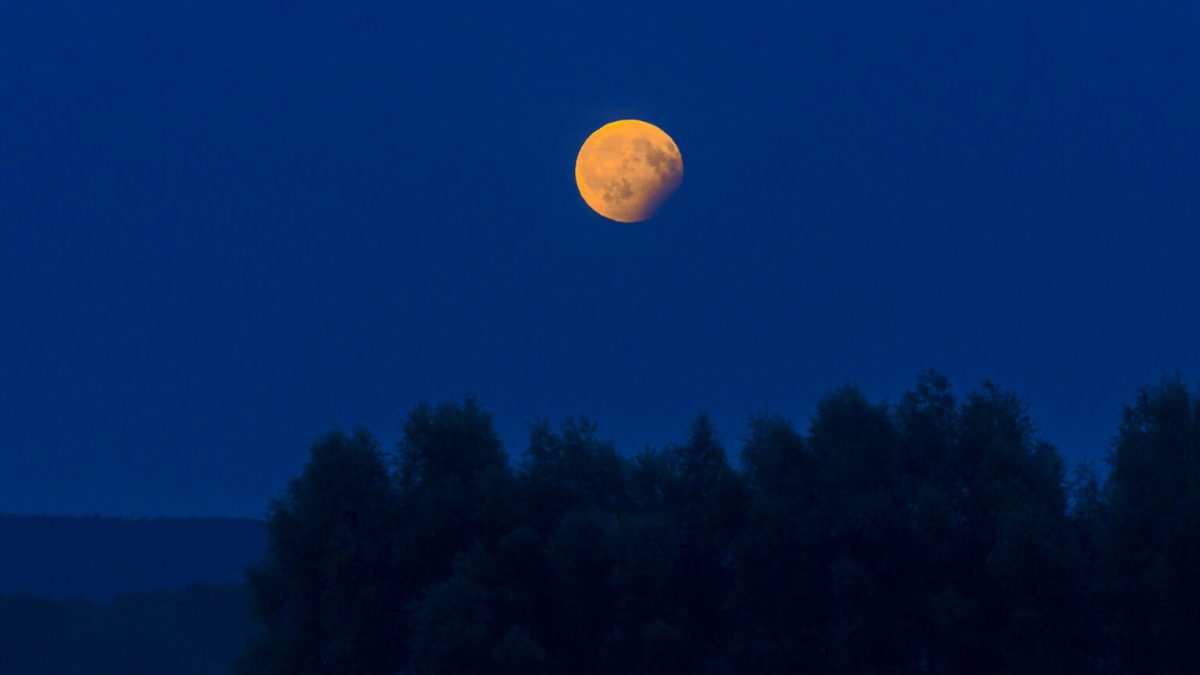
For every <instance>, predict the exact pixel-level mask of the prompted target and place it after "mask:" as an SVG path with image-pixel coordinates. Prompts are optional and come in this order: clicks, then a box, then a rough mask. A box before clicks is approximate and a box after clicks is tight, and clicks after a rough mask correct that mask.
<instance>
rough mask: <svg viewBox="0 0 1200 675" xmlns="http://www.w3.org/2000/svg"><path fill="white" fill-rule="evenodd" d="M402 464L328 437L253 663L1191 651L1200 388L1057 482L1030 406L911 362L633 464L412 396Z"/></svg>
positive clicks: (277, 518) (282, 514)
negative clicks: (800, 407) (871, 389)
mask: <svg viewBox="0 0 1200 675" xmlns="http://www.w3.org/2000/svg"><path fill="white" fill-rule="evenodd" d="M402 430H403V439H402V440H401V442H400V443H399V444H398V446H397V448H396V452H395V454H394V455H393V456H392V457H391V458H390V459H389V458H387V457H385V456H384V454H383V453H382V452H381V451H380V450H379V448H378V446H377V444H376V443H375V441H374V440H372V439H371V438H370V436H368V435H367V434H366V433H365V432H357V433H355V434H354V435H352V436H346V435H344V434H340V433H334V434H331V435H329V436H327V437H325V438H323V439H321V440H320V441H318V442H317V443H316V444H315V445H314V446H313V450H312V456H311V458H310V460H309V463H308V465H307V466H306V467H305V469H304V471H303V473H302V474H301V475H300V476H299V477H298V478H297V479H296V480H295V481H294V482H293V483H292V485H291V486H289V488H288V490H287V491H286V492H285V494H284V495H283V496H282V497H280V499H279V500H278V501H277V502H276V503H275V504H274V506H273V507H272V511H271V519H270V526H269V531H270V538H271V543H270V548H269V551H268V553H267V556H266V558H265V559H264V560H263V562H262V563H261V564H260V565H258V566H257V567H256V568H255V569H254V570H253V571H252V572H251V574H250V580H251V585H252V588H253V591H254V597H255V600H256V610H257V615H258V617H259V620H260V622H261V624H262V631H261V635H260V637H259V639H258V640H257V641H256V642H255V643H254V644H253V645H252V647H251V648H250V649H249V650H248V651H247V653H246V654H245V656H244V658H243V666H244V670H245V672H253V673H268V674H269V673H289V674H303V673H329V674H335V673H336V674H339V675H341V674H358V673H362V674H364V675H365V674H374V673H379V674H387V675H395V674H397V673H414V674H440V673H456V674H465V675H471V674H474V673H479V674H484V673H499V674H518V673H550V674H560V673H561V674H563V675H567V674H570V675H589V674H592V673H595V674H597V675H599V674H601V673H604V674H607V673H631V674H647V675H650V674H658V673H713V674H726V673H762V674H766V675H769V674H774V673H779V674H784V673H787V674H791V673H801V672H814V673H846V674H852V673H853V674H859V673H866V674H871V673H879V674H883V673H888V674H903V673H913V674H917V673H923V674H930V675H935V674H937V675H941V674H945V675H949V674H951V673H966V672H969V673H982V674H984V675H987V674H993V673H994V674H997V675H1000V674H1006V673H1062V674H1067V673H1131V674H1132V673H1151V672H1152V673H1187V672H1194V671H1195V664H1197V663H1200V583H1198V582H1197V581H1195V580H1194V578H1193V576H1194V571H1195V570H1197V569H1200V543H1198V542H1200V397H1198V396H1196V395H1195V394H1193V393H1192V392H1191V391H1190V390H1189V389H1188V387H1187V386H1185V385H1184V384H1183V383H1182V382H1181V381H1179V380H1178V379H1176V380H1168V381H1166V382H1164V383H1163V384H1161V385H1159V386H1156V387H1151V388H1148V389H1146V390H1144V391H1143V392H1142V393H1141V394H1140V395H1139V397H1138V398H1137V400H1136V402H1135V403H1134V404H1133V405H1131V406H1130V407H1129V408H1128V409H1127V411H1126V413H1125V419H1124V422H1123V424H1122V426H1121V428H1120V430H1119V432H1118V435H1117V438H1116V440H1115V442H1114V447H1113V452H1112V457H1111V465H1112V470H1111V473H1110V474H1109V475H1108V476H1107V477H1106V478H1105V479H1101V478H1099V477H1097V476H1096V475H1094V474H1087V473H1084V474H1082V475H1081V477H1080V478H1079V479H1076V480H1074V481H1070V482H1069V481H1068V480H1067V477H1066V472H1065V469H1064V466H1063V461H1062V459H1061V457H1060V456H1059V454H1058V453H1057V451H1056V450H1055V449H1054V447H1053V446H1051V445H1050V444H1048V443H1047V442H1045V441H1043V440H1042V439H1040V438H1039V437H1038V435H1037V433H1036V430H1035V428H1034V426H1033V423H1032V421H1031V420H1030V417H1029V415H1028V413H1027V411H1026V409H1025V406H1024V404H1023V403H1022V402H1021V400H1020V399H1019V398H1018V397H1017V396H1015V395H1014V394H1013V393H1011V392H1008V391H1005V390H1003V389H1001V388H999V387H997V386H996V385H994V384H992V383H986V382H985V383H984V384H983V385H982V386H980V387H979V388H978V389H976V390H974V391H971V392H969V393H967V394H966V395H965V396H961V397H960V396H957V395H956V394H955V393H954V392H953V391H952V389H951V387H950V384H949V383H948V382H947V380H946V378H945V377H943V376H942V375H940V374H938V373H936V372H928V373H924V374H922V375H921V376H920V378H919V379H918V380H917V383H916V385H915V386H914V387H913V388H912V390H910V391H909V392H907V393H906V394H904V396H902V397H901V398H900V400H899V401H898V402H896V403H895V404H888V403H882V402H873V401H870V400H869V399H867V398H866V397H865V396H864V395H863V394H862V393H861V392H860V391H859V390H857V389H855V388H853V387H844V388H841V389H837V390H835V391H833V392H831V393H830V394H828V395H827V396H826V397H825V398H823V399H822V400H821V402H820V404H819V405H818V406H817V410H816V413H815V414H814V415H813V417H812V419H811V420H810V423H809V424H808V426H807V428H805V429H803V430H801V429H797V427H796V426H795V425H793V424H792V423H791V422H790V421H788V420H787V419H784V418H782V417H778V416H773V415H769V414H762V415H757V416H754V417H753V418H752V419H751V420H750V423H749V428H748V432H747V433H746V435H745V436H744V438H743V439H742V443H741V446H740V448H738V450H739V455H738V457H739V459H740V461H739V462H738V463H736V464H735V463H734V462H732V461H731V460H730V458H729V456H728V454H727V452H726V448H725V446H724V444H723V443H722V442H721V441H720V439H719V438H718V437H717V434H716V433H715V431H714V429H713V426H712V424H711V422H710V421H709V419H708V417H707V416H706V415H701V416H699V417H698V418H697V419H696V420H695V421H694V422H693V424H692V426H691V429H690V430H689V432H688V433H687V435H686V437H685V440H684V441H683V442H682V443H679V444H675V445H670V446H667V447H665V448H661V449H656V448H646V449H645V450H643V451H642V452H640V453H638V454H637V455H635V456H633V457H624V456H622V455H621V454H619V453H618V452H617V451H616V449H615V448H614V447H613V446H612V444H611V443H609V442H607V441H605V440H603V439H602V438H601V437H600V436H599V434H598V430H597V427H596V425H595V424H594V423H592V422H590V421H587V420H582V421H572V420H568V421H566V422H564V423H563V424H561V425H559V426H557V427H556V426H554V425H552V424H550V423H548V422H538V423H536V424H533V425H531V427H530V437H529V443H528V445H527V447H526V448H525V451H524V453H523V456H522V457H520V458H517V459H516V460H515V461H513V462H511V463H510V462H509V459H508V457H507V456H506V454H505V452H504V449H503V447H502V445H501V443H500V441H499V438H498V436H497V434H496V432H495V430H494V428H493V426H492V421H491V418H490V416H489V415H488V414H487V413H486V412H485V411H484V410H483V409H482V408H481V407H480V406H479V405H478V404H477V403H476V402H475V401H474V400H471V399H468V400H466V401H464V402H462V403H458V402H448V403H442V404H439V405H437V406H429V405H421V406H418V407H417V408H416V409H414V410H413V411H412V412H411V413H410V414H409V416H408V417H407V419H406V420H405V421H404V423H403V425H402Z"/></svg>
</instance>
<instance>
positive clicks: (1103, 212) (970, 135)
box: [0, 0, 1200, 515]
mask: <svg viewBox="0 0 1200 675" xmlns="http://www.w3.org/2000/svg"><path fill="white" fill-rule="evenodd" d="M351 4H353V5H358V7H357V8H354V9H349V8H346V7H341V6H340V5H351ZM385 4H386V5H405V6H407V5H409V4H415V3H295V2H278V3H270V4H264V3H248V2H242V1H239V2H212V1H210V0H206V1H204V2H182V1H181V2H138V3H108V2H104V3H78V2H71V3H58V2H52V1H49V0H36V1H32V0H31V1H28V2H6V3H4V4H3V5H0V321H2V323H0V512H38V511H44V512H52V513H92V512H98V513H104V514H125V515H148V514H163V515H173V514H194V515H212V514H226V515H261V514H262V513H263V511H264V508H265V506H266V504H267V501H268V500H269V498H270V497H271V496H273V495H275V494H277V493H278V491H279V490H280V489H281V487H282V486H283V485H284V483H285V481H286V480H287V478H288V477H289V476H290V475H292V474H293V473H294V472H295V471H297V470H298V469H299V468H300V466H301V464H302V462H303V460H304V457H305V456H306V454H307V446H308V444H309V442H310V441H311V440H312V439H313V438H314V437H316V436H317V435H318V434H320V433H321V432H323V431H325V430H327V429H329V428H331V427H332V426H334V425H340V426H342V427H353V426H355V425H357V424H360V423H361V424H366V425H367V426H368V427H370V428H371V429H372V430H374V431H375V432H376V433H377V434H378V435H379V436H380V437H381V438H382V439H383V440H384V441H385V442H386V443H388V444H390V443H392V442H393V441H394V440H395V439H396V437H397V432H396V427H397V425H398V423H399V420H400V418H401V416H402V414H403V412H404V411H406V410H407V409H409V408H410V407H411V406H412V405H413V404H414V403H415V402H416V401H418V400H420V399H434V400H436V399H441V398H445V397H457V396H461V395H463V394H465V393H468V392H474V393H475V394H477V395H478V397H479V398H480V400H481V402H482V403H483V404H484V405H485V406H486V407H487V408H488V409H490V410H491V411H492V412H493V413H494V415H495V416H496V419H497V423H498V427H499V429H500V430H501V432H502V434H503V435H504V437H505V439H506V441H508V444H509V446H510V449H514V448H513V446H517V447H516V448H515V449H518V450H519V449H520V445H521V443H522V441H523V439H524V431H523V429H524V424H525V421H526V420H528V419H531V418H534V417H541V416H546V417H549V418H552V419H560V418H562V417H565V416H567V415H578V414H586V415H588V416H591V417H592V418H594V419H596V420H597V421H598V422H599V423H600V425H601V431H602V433H603V434H605V435H607V436H608V437H610V438H612V439H614V440H615V441H616V442H617V444H618V446H619V447H620V448H621V449H622V450H625V451H634V450H636V449H638V448H640V447H641V446H642V445H643V444H646V443H651V444H656V445H657V444H662V443H664V442H667V441H670V440H673V439H679V438H680V437H681V436H682V435H683V433H684V431H685V429H686V425H687V423H688V421H689V419H690V418H691V417H692V416H693V415H694V414H695V413H696V412H697V411H699V410H701V409H704V408H707V409H709V410H711V412H712V414H713V415H714V418H715V420H716V421H717V423H718V425H719V428H720V430H721V432H722V434H723V436H724V438H725V439H726V440H727V441H728V442H729V443H730V444H731V445H732V446H734V447H735V448H736V445H737V440H738V438H739V437H740V435H741V434H742V432H743V428H744V426H743V423H744V420H745V418H746V415H747V413H748V412H750V411H754V410H759V409H762V408H770V409H772V410H775V411H777V412H780V413H782V414H785V415H787V416H790V417H792V418H793V419H795V420H797V421H798V422H799V423H801V424H807V420H808V417H809V415H810V414H811V412H812V410H813V407H814V405H815V403H816V401H817V399H818V398H819V396H820V395H821V394H822V393H823V392H825V391H827V390H828V389H829V388H831V387H834V386H837V385H840V384H843V383H847V382H853V383H857V384H859V385H861V386H862V387H863V388H864V390H865V391H866V392H867V393H868V394H869V395H870V396H872V397H873V398H889V399H892V400H894V399H895V398H897V397H898V396H899V395H900V394H901V393H902V392H903V391H904V389H905V388H906V387H908V386H909V385H911V384H912V382H913V380H914V377H915V376H916V374H917V373H918V372H919V371H920V370H922V369H923V368H926V367H930V366H932V367H937V368H939V369H941V370H943V371H944V372H946V373H947V374H949V375H950V376H951V378H952V379H953V381H954V382H955V384H956V387H957V389H958V390H959V391H960V392H961V391H966V390H968V389H969V388H971V387H972V386H974V385H976V384H977V383H978V382H979V380H980V379H982V378H984V377H992V378H993V379H995V380H997V381H998V382H999V383H1000V384H1002V385H1004V386H1006V387H1008V388H1011V389H1013V390H1015V391H1016V392H1017V393H1018V394H1020V395H1021V396H1023V397H1024V398H1025V400H1026V401H1027V402H1028V403H1029V406H1030V410H1031V413H1032V415H1033V418H1034V420H1035V421H1036V422H1037V423H1038V425H1039V428H1040V429H1041V432H1042V433H1043V435H1044V436H1045V437H1046V438H1048V439H1049V440H1051V441H1053V442H1055V443H1056V444H1058V445H1059V447H1060V448H1061V449H1062V451H1063V453H1064V455H1065V456H1066V457H1067V458H1068V460H1070V461H1071V462H1076V461H1079V460H1082V459H1087V458H1093V459H1098V458H1101V457H1103V456H1104V454H1105V453H1106V451H1107V447H1108V442H1109V439H1110V438H1111V436H1112V434H1113V432H1114V430H1115V428H1116V425H1117V424H1118V422H1119V416H1120V409H1121V406H1122V404H1123V403H1125V402H1127V401H1129V400H1130V399H1131V398H1132V397H1133V395H1134V394H1135V392H1136V390H1137V388H1138V386H1140V385H1142V384H1145V383H1150V382H1154V381H1157V380H1158V379H1159V378H1160V377H1161V376H1163V375H1164V374H1168V373H1173V372H1174V371H1175V370H1176V369H1179V370H1181V371H1182V372H1183V373H1184V375H1185V377H1189V378H1195V377H1196V376H1197V375H1198V374H1200V272H1198V268H1197V260H1198V256H1200V189H1198V188H1200V159H1198V157H1197V151H1198V149H1200V77H1198V73H1200V40H1197V39H1196V36H1197V34H1200V5H1196V4H1195V3H1169V4H1170V5H1172V7H1170V9H1169V10H1168V9H1156V8H1153V7H1148V6H1145V5H1138V6H1137V7H1133V6H1132V5H1128V3H1124V4H1126V5H1127V7H1126V8H1123V9H1107V8H1104V7H1099V6H1097V5H1098V4H1105V3H1094V2H1076V3H1050V4H1058V5H1065V4H1069V5H1071V6H1070V7H1065V6H1063V7H1059V8H1050V7H1040V6H1038V5H1043V4H1046V3H939V4H934V3H894V2H888V3H878V4H871V5H866V4H862V3H854V5H855V7H854V8H849V7H841V6H839V5H840V4H842V3H794V2H788V3H778V5H779V6H777V7H773V8H768V7H767V6H766V4H765V3H751V4H750V5H748V7H750V8H747V9H736V7H738V5H736V3H704V2H691V3H687V4H685V5H681V6H680V7H675V8H668V7H667V6H665V5H658V4H656V3H633V4H631V5H630V6H629V7H628V8H623V7H621V6H619V5H614V4H612V3H574V2H569V3H568V2H516V3H482V2H479V3H471V4H456V3H446V2H437V3H425V4H426V8H425V9H422V10H413V9H412V8H411V7H403V8H399V7H391V8H384V7H382V6H381V5H385ZM801 4H808V5H812V7H807V8H802V7H798V5H801ZM985 4H994V5H995V6H994V7H991V8H985V7H984V5H985ZM1113 4H1116V3H1113ZM335 5H338V7H335ZM627 117H634V118H640V119H644V120H647V121H650V122H652V123H654V124H657V125H659V126H661V127H662V128H663V129H665V130H666V131H667V132H668V133H670V134H671V135H672V136H673V137H674V139H675V140H676V141H677V142H678V144H679V146H680V148H681V150H682V152H683V159H684V164H685V176H684V182H683V186H682V188H681V189H680V191H679V192H678V193H676V195H675V198H674V199H673V200H672V201H671V202H670V203H669V204H668V205H667V206H666V207H665V208H664V209H663V210H662V211H661V212H660V214H659V216H658V217H657V218H655V219H654V220H652V221H649V222H647V223H642V224H637V225H623V224H619V223H614V222H610V221H606V220H603V219H601V218H600V217H598V216H596V215H595V214H593V213H592V212H591V211H590V210H588V209H587V208H586V206H585V205H584V204H583V202H582V200H581V199H580V198H579V195H578V193H577V192H576V190H575V186H574V177H573V163H574V159H575V153H576V151H577V149H578V147H579V145H580V144H581V143H582V142H583V140H584V139H585V138H586V137H587V135H588V134H589V133H590V132H591V131H592V130H593V129H595V128H597V127H599V126H600V125H602V124H604V123H606V122H609V121H611V120H614V119H619V118H627Z"/></svg>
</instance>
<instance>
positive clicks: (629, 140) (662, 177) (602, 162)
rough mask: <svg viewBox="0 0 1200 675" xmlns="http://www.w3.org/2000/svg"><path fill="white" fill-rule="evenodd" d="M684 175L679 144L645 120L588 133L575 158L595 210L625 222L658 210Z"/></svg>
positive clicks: (586, 196) (581, 182)
mask: <svg viewBox="0 0 1200 675" xmlns="http://www.w3.org/2000/svg"><path fill="white" fill-rule="evenodd" d="M682 181H683V157H681V156H680V154H679V146H677V145H675V141H673V140H671V137H670V136H668V135H667V134H666V132H664V131H663V130H662V129H659V128H658V127H656V126H654V125H653V124H650V123H649V122H642V121H641V120H618V121H616V122H611V123H609V124H605V125H604V126H602V127H600V128H599V129H597V130H596V131H594V132H592V135H591V136H588V138H587V140H586V141H584V142H583V147H582V148H580V149H579V156H578V157H576V158H575V183H576V185H578V186H579V194H580V195H581V196H582V197H583V201H585V202H587V205H588V206H590V207H592V210H593V211H595V212H596V213H599V214H600V215H602V216H604V217H605V218H609V219H611V220H615V221H617V222H621V223H637V222H641V221H643V220H647V219H649V218H651V217H652V216H654V214H655V212H657V211H658V208H659V207H660V206H662V205H663V202H665V201H666V200H667V198H669V197H670V196H671V194H672V193H673V192H675V189H676V188H678V187H679V184H680V182H682Z"/></svg>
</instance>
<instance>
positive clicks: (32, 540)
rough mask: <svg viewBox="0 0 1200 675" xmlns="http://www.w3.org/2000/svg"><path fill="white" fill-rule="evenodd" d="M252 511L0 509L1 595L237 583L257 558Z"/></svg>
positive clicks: (262, 528)
mask: <svg viewBox="0 0 1200 675" xmlns="http://www.w3.org/2000/svg"><path fill="white" fill-rule="evenodd" d="M266 541H267V536H266V525H265V523H263V522H262V521H260V520H253V519H250V518H150V519H124V518H102V517H64V516H11V515H0V596H5V595H14V594H21V593H27V594H31V595H36V596H40V597H44V598H55V599H68V598H87V599H91V600H98V601H105V600H110V599H112V598H114V597H116V596H118V595H122V594H128V593H136V592H143V591H166V590H174V589H182V588H186V587H188V586H191V585H194V584H241V583H243V582H244V580H245V577H244V571H245V569H246V567H247V566H249V565H251V564H253V563H255V562H257V561H258V560H259V558H261V557H262V554H263V551H264V550H265V547H266Z"/></svg>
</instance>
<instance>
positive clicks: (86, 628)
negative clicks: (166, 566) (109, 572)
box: [0, 586, 255, 675]
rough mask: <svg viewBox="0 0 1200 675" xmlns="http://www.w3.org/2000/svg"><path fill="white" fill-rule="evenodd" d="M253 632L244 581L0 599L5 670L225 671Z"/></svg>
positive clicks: (75, 674)
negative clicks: (105, 594)
mask: <svg viewBox="0 0 1200 675" xmlns="http://www.w3.org/2000/svg"><path fill="white" fill-rule="evenodd" d="M254 630H255V625H254V621H253V618H252V617H251V613H250V592H249V590H248V589H247V588H246V587H245V586H194V587H191V588H188V589H186V590H181V591H170V592H159V593H137V594H134V595H128V596H121V597H119V598H117V599H115V600H112V601H110V602H106V603H97V602H92V601H90V600H46V599H44V598H35V597H32V596H28V595H22V596H14V597H7V598H0V673H4V675H100V674H102V673H111V674H113V675H117V674H119V675H164V674H165V673H170V674H171V675H226V674H227V673H229V672H230V667H231V666H232V664H233V662H234V661H235V660H236V659H237V658H238V656H239V655H240V654H241V651H242V648H243V647H244V646H245V644H246V640H247V639H248V638H249V637H250V636H251V635H252V634H253V632H254Z"/></svg>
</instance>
